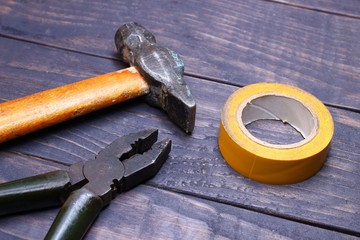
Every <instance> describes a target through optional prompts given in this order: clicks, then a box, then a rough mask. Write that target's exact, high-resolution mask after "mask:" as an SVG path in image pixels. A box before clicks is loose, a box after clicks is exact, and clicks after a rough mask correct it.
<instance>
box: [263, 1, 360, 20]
mask: <svg viewBox="0 0 360 240" xmlns="http://www.w3.org/2000/svg"><path fill="white" fill-rule="evenodd" d="M262 1H264V2H272V3H275V4H281V5H285V6H288V7H293V8H299V9H303V10H308V11H314V12H320V13H325V14H330V15H335V16H339V17H347V18H352V19H360V16H357V15H352V14H347V13H341V12H335V11H330V10H326V9H321V8H311V7H307V6H304V5H300V4H294V3H288V2H285V1H279V0H262Z"/></svg>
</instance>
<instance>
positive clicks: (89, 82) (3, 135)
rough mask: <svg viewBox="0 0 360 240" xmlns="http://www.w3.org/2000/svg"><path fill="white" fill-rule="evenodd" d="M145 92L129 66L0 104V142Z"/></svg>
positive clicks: (133, 70) (146, 86)
mask: <svg viewBox="0 0 360 240" xmlns="http://www.w3.org/2000/svg"><path fill="white" fill-rule="evenodd" d="M148 92H149V86H148V84H147V82H146V81H145V80H144V79H143V77H142V76H141V75H140V74H139V72H138V71H137V70H136V69H135V68H134V67H130V68H127V69H124V70H120V71H116V72H111V73H107V74H104V75H100V76H97V77H94V78H89V79H86V80H82V81H80V82H76V83H72V84H68V85H65V86H61V87H58V88H54V89H50V90H46V91H43V92H40V93H36V94H33V95H29V96H26V97H22V98H18V99H14V100H11V101H8V102H5V103H2V104H0V143H1V142H5V141H7V140H10V139H13V138H16V137H19V136H22V135H25V134H27V133H30V132H34V131H36V130H40V129H43V128H46V127H48V126H51V125H54V124H57V123H60V122H64V121H66V120H69V119H72V118H75V117H78V116H81V115H84V114H86V113H90V112H93V111H96V110H98V109H101V108H104V107H107V106H110V105H114V104H116V103H120V102H123V101H126V100H128V99H131V98H135V97H138V96H142V95H145V94H147V93H148Z"/></svg>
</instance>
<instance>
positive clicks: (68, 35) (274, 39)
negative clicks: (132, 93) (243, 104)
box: [0, 0, 360, 111]
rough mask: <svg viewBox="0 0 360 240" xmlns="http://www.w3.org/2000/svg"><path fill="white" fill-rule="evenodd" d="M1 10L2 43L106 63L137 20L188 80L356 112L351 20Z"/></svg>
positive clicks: (94, 4)
mask: <svg viewBox="0 0 360 240" xmlns="http://www.w3.org/2000/svg"><path fill="white" fill-rule="evenodd" d="M338 4H339V5H340V4H341V3H340V2H339V1H338ZM1 5H2V7H1V13H2V14H1V21H0V27H1V28H0V34H3V35H6V36H12V37H16V38H21V39H25V40H29V41H36V42H42V43H44V44H46V45H53V46H57V47H60V48H67V49H73V50H75V51H82V52H87V53H90V54H97V55H101V56H106V57H109V58H114V57H116V56H115V54H114V43H113V36H114V33H115V31H116V29H117V28H118V27H119V25H120V24H122V23H125V22H129V21H138V22H140V23H142V24H144V25H145V26H146V27H148V28H149V29H151V31H153V32H154V34H155V35H156V36H157V38H158V42H159V43H160V44H162V45H165V46H168V47H170V48H172V49H175V50H176V51H178V52H179V53H180V54H181V55H182V56H183V58H184V60H185V63H186V72H187V74H188V75H191V76H197V77H201V78H206V79H212V80H215V81H221V82H227V83H231V84H234V85H237V86H243V85H247V84H251V83H255V82H264V81H265V82H280V83H291V84H293V85H296V86H299V87H302V88H303V89H305V90H307V91H309V92H311V93H313V94H315V95H316V96H318V97H319V98H320V99H321V100H322V101H324V102H326V103H328V104H331V105H339V106H343V107H345V108H350V109H353V110H357V111H359V106H360V97H359V94H358V93H359V89H360V81H359V78H360V77H359V76H360V58H359V54H356V53H358V52H359V50H360V41H358V39H359V37H360V24H359V20H358V19H354V18H347V17H343V16H336V15H333V14H326V13H319V12H316V11H311V10H306V9H301V8H293V7H289V6H286V5H283V4H275V3H273V2H264V1H251V0H246V1H241V2H236V3H234V2H233V1H221V2H219V1H207V3H206V4H200V3H199V2H198V1H194V0H193V1H186V2H182V3H181V4H180V3H178V2H176V1H165V0H163V1H161V0H160V1H146V2H144V1H140V0H135V1H134V0H131V1H121V2H120V3H119V2H114V1H106V2H101V3H100V2H98V1H95V0H93V1H87V2H86V4H84V3H83V2H82V1H72V2H71V3H69V2H62V1H58V2H55V3H54V2H51V4H50V2H47V1H41V2H37V1H32V2H26V3H25V2H13V1H5V0H2V4H1ZM149 9H152V10H151V11H150V10H149ZM158 16H161V17H158ZM214 56H216V57H214Z"/></svg>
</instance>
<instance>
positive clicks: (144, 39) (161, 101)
mask: <svg viewBox="0 0 360 240" xmlns="http://www.w3.org/2000/svg"><path fill="white" fill-rule="evenodd" d="M115 45H116V48H117V50H118V51H119V53H120V55H121V58H122V60H123V61H124V62H127V63H129V64H130V65H132V66H135V67H136V69H137V70H138V71H139V72H140V74H141V75H142V76H143V77H144V79H145V80H146V81H147V82H148V84H149V89H150V93H149V94H148V95H146V96H145V99H146V100H147V102H148V103H149V104H151V105H153V106H156V107H160V108H162V109H164V110H165V111H166V112H167V113H168V115H169V117H170V119H171V120H173V121H174V122H175V123H176V124H177V125H179V126H180V127H181V128H182V129H183V130H184V131H185V132H187V133H191V132H192V130H193V129H194V125H195V113H196V104H195V101H194V98H193V97H192V95H191V92H190V89H189V87H188V86H187V85H186V83H185V82H184V81H183V74H184V62H183V61H182V60H181V58H180V56H179V55H178V54H177V53H176V52H174V51H172V50H170V49H168V48H165V47H161V46H158V45H157V44H156V40H155V37H154V35H153V34H152V33H151V32H149V31H148V30H147V29H145V28H144V27H142V26H141V25H139V24H137V23H128V24H125V25H123V26H121V27H120V28H119V29H118V31H117V32H116V34H115Z"/></svg>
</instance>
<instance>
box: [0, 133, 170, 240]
mask: <svg viewBox="0 0 360 240" xmlns="http://www.w3.org/2000/svg"><path fill="white" fill-rule="evenodd" d="M157 136H158V131H157V130H154V129H150V130H144V131H140V132H136V133H130V134H128V135H126V136H123V137H121V138H118V139H117V140H115V141H114V142H112V143H111V144H110V145H108V146H107V147H106V148H105V149H103V150H101V151H100V152H99V153H98V154H97V156H96V158H95V159H91V160H88V161H86V162H78V163H75V164H73V165H71V166H70V168H69V170H68V171H65V170H58V171H54V172H49V173H45V174H41V175H37V176H33V177H29V178H24V179H19V180H15V181H12V182H7V183H2V184H0V215H5V214H9V213H14V212H20V211H25V210H33V209H39V208H43V207H50V206H58V205H62V204H63V206H62V208H61V209H60V211H59V213H58V215H57V216H56V218H55V220H54V222H53V224H52V226H51V227H50V230H49V231H48V233H47V235H46V237H45V239H81V238H83V236H84V235H85V233H86V232H87V230H88V229H89V228H90V226H91V224H92V223H93V221H94V220H95V218H96V217H97V216H98V214H99V213H100V211H101V209H102V208H104V207H105V206H107V205H108V204H110V202H111V200H112V199H113V198H114V197H115V195H116V193H117V192H123V191H126V190H129V189H130V188H133V187H135V186H136V185H138V184H140V183H141V182H143V181H145V180H147V179H149V178H151V177H153V176H154V175H155V174H156V173H157V172H158V171H159V169H160V167H161V166H162V164H163V163H164V161H165V160H166V159H167V157H168V154H169V152H170V150H171V140H170V139H165V140H163V141H160V142H158V143H156V141H157Z"/></svg>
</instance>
